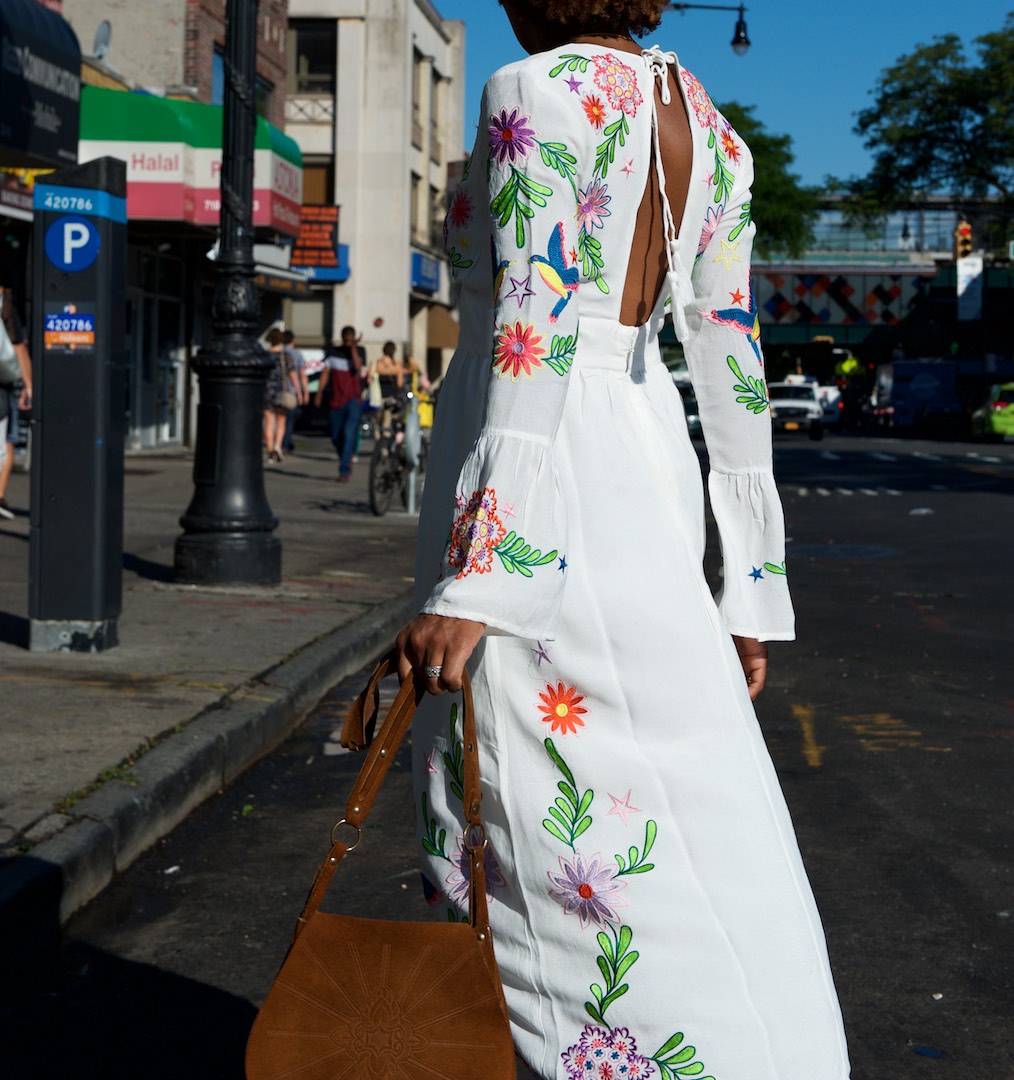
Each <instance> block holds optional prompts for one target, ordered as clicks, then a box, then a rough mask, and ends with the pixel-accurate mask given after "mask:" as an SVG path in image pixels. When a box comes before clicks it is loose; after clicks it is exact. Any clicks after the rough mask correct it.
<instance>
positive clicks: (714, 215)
mask: <svg viewBox="0 0 1014 1080" xmlns="http://www.w3.org/2000/svg"><path fill="white" fill-rule="evenodd" d="M724 209H725V208H724V207H722V206H718V207H715V206H709V207H708V213H707V216H706V217H705V219H704V225H703V227H702V228H701V238H700V240H699V241H698V242H697V258H698V259H699V258H700V257H701V256H702V255H703V254H704V252H705V249H706V248H707V246H708V244H710V243H711V238H712V237H713V236H714V235H715V230H716V229H717V228H718V226H719V225H721V223H722V214H723V212H724Z"/></svg>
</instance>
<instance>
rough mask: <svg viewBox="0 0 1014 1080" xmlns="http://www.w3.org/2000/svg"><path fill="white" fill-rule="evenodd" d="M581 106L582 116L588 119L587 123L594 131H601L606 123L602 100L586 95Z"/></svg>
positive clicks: (592, 95)
mask: <svg viewBox="0 0 1014 1080" xmlns="http://www.w3.org/2000/svg"><path fill="white" fill-rule="evenodd" d="M581 104H582V105H583V106H584V114H585V116H587V117H588V122H589V123H590V124H591V126H592V127H593V128H595V130H596V131H601V129H602V125H603V124H604V123H605V122H606V107H605V105H604V104H603V103H602V98H600V97H597V96H596V95H595V94H586V95H585V98H584V100H583V101H582V102H581Z"/></svg>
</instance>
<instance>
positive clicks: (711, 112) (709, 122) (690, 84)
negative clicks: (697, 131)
mask: <svg viewBox="0 0 1014 1080" xmlns="http://www.w3.org/2000/svg"><path fill="white" fill-rule="evenodd" d="M680 77H681V78H682V79H683V85H684V86H685V87H686V89H687V99H688V100H689V102H690V104H691V105H692V106H693V110H694V113H695V114H696V116H697V123H698V124H700V125H701V127H709V128H717V127H718V113H717V112H715V106H714V105H712V104H711V98H710V97H708V92H707V90H705V89H704V87H703V86H701V84H700V82H699V81H698V79H697V76H696V75H691V74H690V72H689V71H687V69H686V68H683V69H682V70H681V71H680Z"/></svg>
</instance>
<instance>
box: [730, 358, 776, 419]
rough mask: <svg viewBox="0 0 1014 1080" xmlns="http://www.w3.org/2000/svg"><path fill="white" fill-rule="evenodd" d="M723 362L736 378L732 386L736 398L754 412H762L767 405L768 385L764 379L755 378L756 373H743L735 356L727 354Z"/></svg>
mask: <svg viewBox="0 0 1014 1080" xmlns="http://www.w3.org/2000/svg"><path fill="white" fill-rule="evenodd" d="M725 362H726V363H727V364H728V365H729V370H730V371H731V372H732V373H733V375H735V376H736V379H737V380H738V381H737V382H735V383H733V387H732V389H733V390H734V391H735V392H736V394H737V397H736V400H737V401H738V402H739V403H740V405H745V406H746V408H747V409H749V410H750V412H752V413H754V414H759V413H762V412H764V410H765V409H766V408H767V407H768V387H767V383H766V382H765V381H764V379H763V378H757V376H756V375H744V374H743V369H742V368H741V367H740V366H739V361H738V360H737V359H736V357H735V356H727V357H726V358H725Z"/></svg>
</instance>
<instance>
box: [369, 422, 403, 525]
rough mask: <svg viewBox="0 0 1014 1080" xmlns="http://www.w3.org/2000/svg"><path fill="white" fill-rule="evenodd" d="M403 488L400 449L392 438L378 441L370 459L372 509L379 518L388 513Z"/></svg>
mask: <svg viewBox="0 0 1014 1080" xmlns="http://www.w3.org/2000/svg"><path fill="white" fill-rule="evenodd" d="M402 486H404V485H403V481H402V470H401V462H400V460H399V458H398V448H397V447H396V446H395V445H394V443H393V441H392V440H391V438H390V437H386V438H379V439H377V444H376V446H374V448H373V454H372V456H371V457H370V509H371V510H372V511H373V512H374V514H376V515H377V517H383V516H384V514H386V513H387V511H388V510H389V509H390V506H391V500H392V499H393V498H394V493H395V492H396V491H397V490H398V489H399V488H400V487H402Z"/></svg>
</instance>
